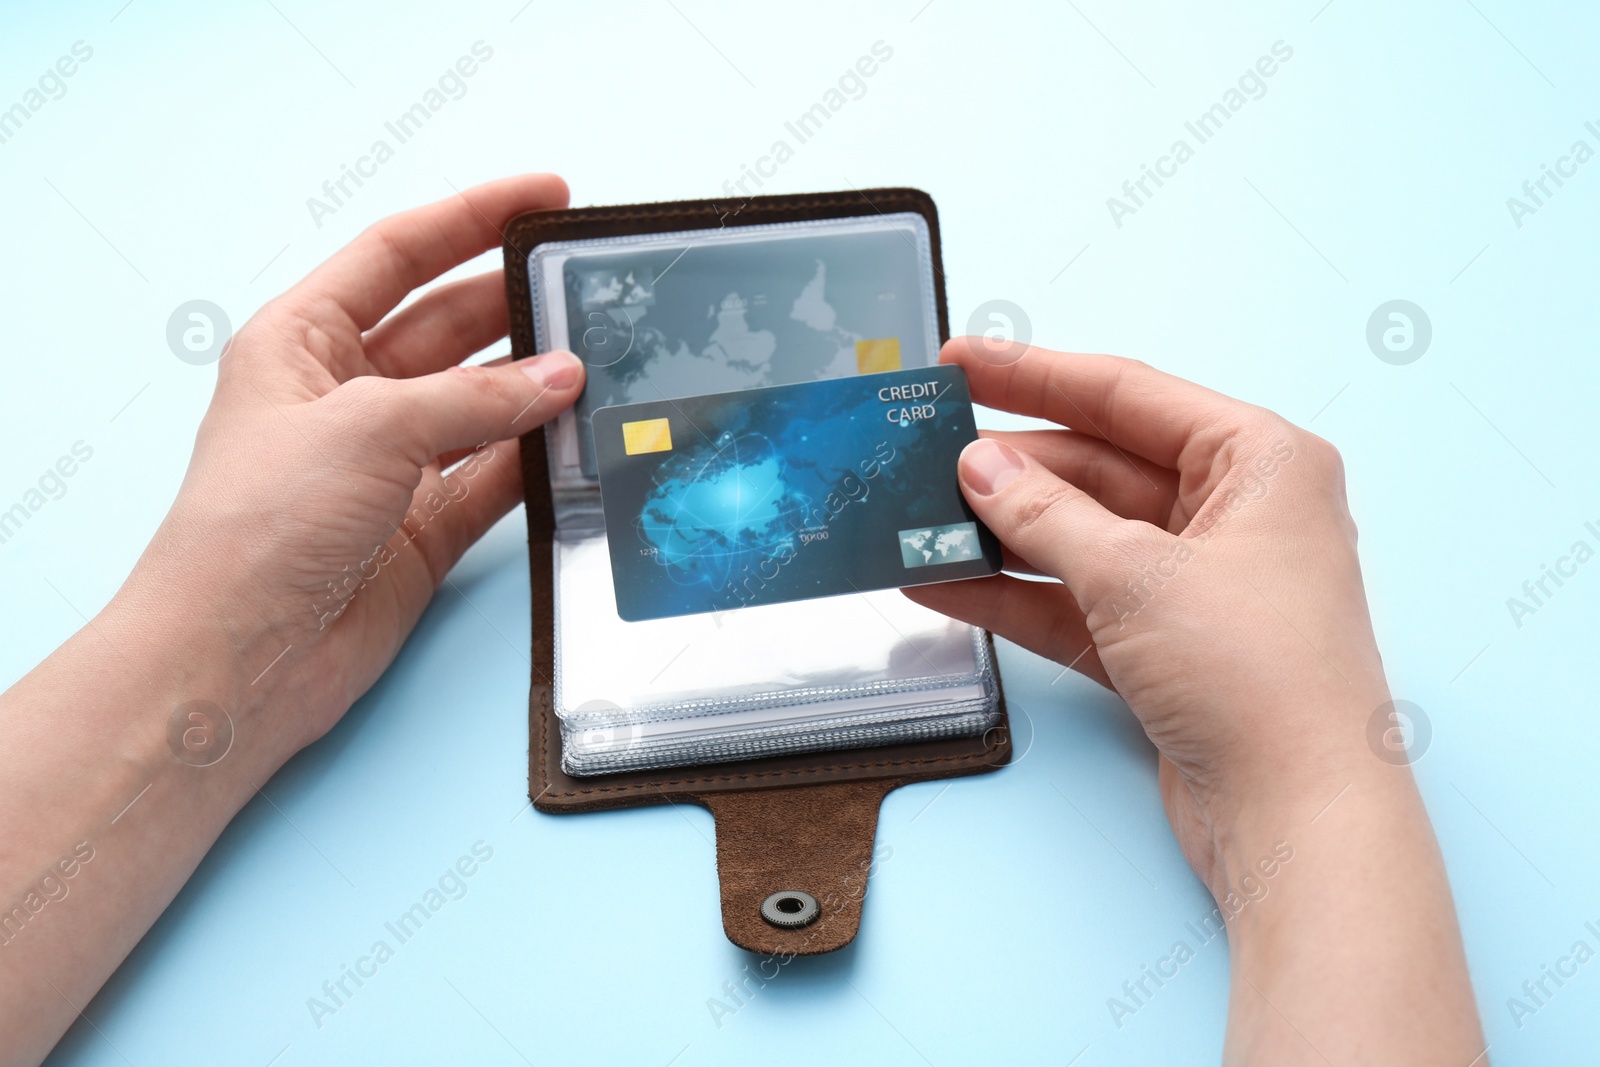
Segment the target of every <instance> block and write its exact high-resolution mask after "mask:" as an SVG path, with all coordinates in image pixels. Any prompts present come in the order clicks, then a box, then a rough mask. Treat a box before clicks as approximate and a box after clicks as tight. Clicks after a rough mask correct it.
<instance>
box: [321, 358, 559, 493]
mask: <svg viewBox="0 0 1600 1067" xmlns="http://www.w3.org/2000/svg"><path fill="white" fill-rule="evenodd" d="M372 380H373V379H370V378H358V379H355V381H354V382H351V383H347V384H355V382H370V381H372ZM377 381H378V382H379V383H381V384H379V385H378V386H377V388H378V390H379V392H380V394H381V395H380V401H381V403H380V407H381V410H382V414H381V415H380V416H379V418H380V421H381V424H382V429H383V430H384V431H385V436H387V437H388V438H389V439H390V440H391V441H394V442H395V443H397V444H399V445H400V446H401V447H402V448H403V449H404V450H405V452H406V453H407V455H408V456H409V457H410V458H412V459H414V460H416V461H417V465H418V466H423V465H425V464H427V463H428V462H430V461H431V460H432V459H433V457H435V456H438V455H443V454H444V453H447V452H452V451H454V450H457V449H462V448H472V447H474V446H477V445H480V444H482V443H483V442H485V441H502V440H505V439H507V438H511V437H518V436H521V435H522V434H525V433H527V432H528V431H529V430H531V429H533V428H534V427H535V426H540V425H543V424H544V423H546V422H548V421H549V420H550V419H552V418H554V417H555V416H556V415H558V414H560V413H561V412H562V411H565V410H566V409H567V407H569V406H570V405H571V404H572V402H573V401H574V400H576V399H577V398H578V393H579V392H580V391H582V389H583V381H584V372H583V363H582V362H580V361H579V360H578V358H577V357H576V356H574V355H573V354H572V353H570V352H550V353H547V354H546V355H542V356H535V357H533V358H531V359H519V360H515V361H513V362H511V363H508V364H504V365H501V366H471V367H451V368H449V369H448V370H443V371H439V372H437V373H435V374H424V375H421V376H420V377H416V378H403V379H390V378H381V379H377ZM369 388H372V387H371V386H369Z"/></svg>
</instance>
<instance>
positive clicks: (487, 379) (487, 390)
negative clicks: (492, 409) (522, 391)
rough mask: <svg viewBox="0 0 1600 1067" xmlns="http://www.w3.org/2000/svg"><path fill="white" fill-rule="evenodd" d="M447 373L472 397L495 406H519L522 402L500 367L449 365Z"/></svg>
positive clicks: (508, 377)
mask: <svg viewBox="0 0 1600 1067" xmlns="http://www.w3.org/2000/svg"><path fill="white" fill-rule="evenodd" d="M449 374H450V375H451V376H452V377H453V378H454V379H455V381H456V382H457V384H459V385H461V386H464V387H466V388H467V389H468V390H470V391H471V393H472V395H473V399H475V400H478V401H481V402H483V403H486V404H490V405H493V406H496V407H502V406H503V407H512V409H513V410H515V407H513V405H516V406H520V405H521V403H522V402H523V401H522V399H521V398H520V397H519V396H518V395H517V392H516V390H515V389H514V388H513V387H512V382H511V380H510V376H509V375H507V374H504V373H502V369H501V368H497V367H482V366H477V365H473V366H457V367H451V368H450V370H449Z"/></svg>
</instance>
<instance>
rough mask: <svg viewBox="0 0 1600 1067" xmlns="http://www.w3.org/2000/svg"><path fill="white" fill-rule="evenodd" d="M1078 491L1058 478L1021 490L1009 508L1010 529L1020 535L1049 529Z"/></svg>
mask: <svg viewBox="0 0 1600 1067" xmlns="http://www.w3.org/2000/svg"><path fill="white" fill-rule="evenodd" d="M1080 492H1081V490H1078V489H1075V488H1073V487H1072V486H1070V485H1068V484H1067V483H1066V482H1060V481H1055V482H1052V483H1049V484H1045V485H1040V486H1029V487H1028V488H1025V489H1023V492H1022V493H1020V494H1018V496H1017V499H1016V502H1015V503H1014V504H1013V505H1012V508H1011V528H1012V531H1013V532H1014V533H1016V534H1017V535H1019V536H1022V537H1027V536H1029V535H1042V534H1048V533H1050V532H1052V531H1053V530H1055V529H1057V528H1058V527H1059V526H1060V524H1061V522H1062V520H1063V518H1064V513H1065V511H1066V509H1067V507H1068V506H1069V505H1070V504H1071V503H1072V501H1073V500H1074V499H1075V498H1076V497H1077V495H1078V494H1079V493H1080Z"/></svg>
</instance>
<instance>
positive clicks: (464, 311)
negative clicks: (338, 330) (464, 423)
mask: <svg viewBox="0 0 1600 1067" xmlns="http://www.w3.org/2000/svg"><path fill="white" fill-rule="evenodd" d="M506 326H507V315H506V282H505V274H504V273H503V272H501V271H497V270H496V271H490V272H488V273H486V274H479V275H477V276H476V277H472V278H467V279H464V280H462V281H459V282H451V283H450V284H449V285H441V286H440V287H439V288H437V289H433V290H430V291H429V292H428V293H426V294H425V295H423V296H422V297H420V298H418V299H417V301H416V302H415V303H413V304H411V305H409V306H407V307H405V308H403V309H401V310H400V311H397V312H395V313H394V314H393V315H390V316H389V317H388V318H386V319H384V320H383V321H382V322H380V323H378V325H376V326H374V327H373V328H372V329H371V330H370V331H368V333H367V336H366V338H365V339H364V340H363V347H364V348H365V350H366V353H367V361H368V362H369V363H371V364H372V366H373V367H374V368H375V369H376V370H377V372H378V373H379V374H382V375H383V376H384V377H386V378H415V377H417V376H418V375H421V374H432V373H433V372H434V371H440V370H444V369H445V368H446V367H453V366H455V365H456V364H457V363H460V362H461V361H462V360H464V359H466V358H467V357H468V356H470V355H472V354H473V353H474V352H481V351H483V350H484V349H485V348H488V347H489V346H490V345H492V344H494V343H495V342H496V341H498V340H500V338H502V337H504V336H505V335H506Z"/></svg>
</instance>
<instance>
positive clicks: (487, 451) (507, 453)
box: [403, 440, 522, 588]
mask: <svg viewBox="0 0 1600 1067" xmlns="http://www.w3.org/2000/svg"><path fill="white" fill-rule="evenodd" d="M521 500H522V458H521V453H520V451H519V450H518V446H517V442H516V441H514V440H513V441H495V442H492V443H490V444H488V445H485V446H484V447H483V448H480V449H476V450H474V452H473V453H472V454H471V456H470V458H469V459H468V460H467V462H465V463H463V464H462V465H461V466H460V467H459V468H457V469H456V470H454V471H452V472H450V473H449V474H448V475H443V476H441V475H440V474H439V472H438V471H437V470H433V469H431V468H430V469H429V470H427V471H426V472H425V473H424V475H423V478H422V482H421V484H419V485H418V486H417V491H416V493H415V494H414V495H413V496H412V506H411V510H410V511H409V512H408V513H407V518H406V521H405V523H404V524H403V535H404V536H405V537H406V538H407V539H408V540H410V541H411V542H412V544H413V545H414V546H415V547H416V549H417V550H418V551H419V552H420V553H421V554H422V558H423V560H424V561H425V562H426V564H427V566H428V571H429V573H430V574H431V575H432V576H433V585H434V587H435V588H437V587H438V586H439V583H441V582H443V581H444V577H445V575H446V574H448V573H450V568H452V567H454V566H455V565H456V564H457V563H458V562H459V561H460V559H461V557H462V556H463V555H465V554H466V551H467V549H469V548H471V547H472V546H473V545H474V544H476V543H477V541H478V539H479V538H481V537H482V536H483V535H484V534H485V533H487V532H488V531H489V528H490V527H491V526H493V525H494V524H495V523H496V522H498V521H500V519H501V518H502V517H503V516H504V515H505V514H506V512H508V511H510V510H511V509H512V508H514V507H515V506H516V505H517V504H518V503H519V502H521ZM441 501H442V502H443V503H440V502H441ZM430 504H431V505H432V507H430V506H429V505H430Z"/></svg>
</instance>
